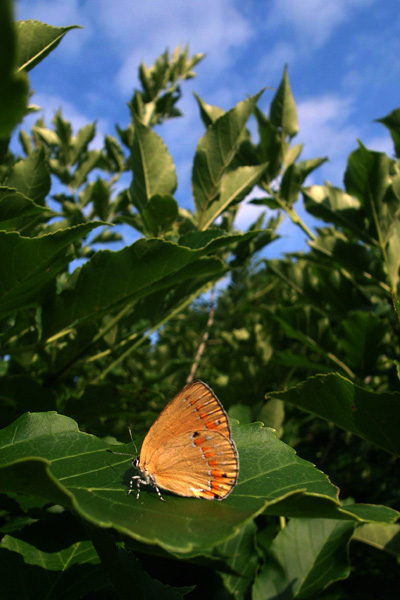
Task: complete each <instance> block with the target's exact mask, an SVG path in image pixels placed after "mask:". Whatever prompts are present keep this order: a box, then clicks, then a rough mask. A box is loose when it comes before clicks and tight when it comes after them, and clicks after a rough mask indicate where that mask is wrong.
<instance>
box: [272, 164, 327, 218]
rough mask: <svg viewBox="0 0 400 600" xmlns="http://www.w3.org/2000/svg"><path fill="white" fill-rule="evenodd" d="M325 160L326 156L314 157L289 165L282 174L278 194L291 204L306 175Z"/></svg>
mask: <svg viewBox="0 0 400 600" xmlns="http://www.w3.org/2000/svg"><path fill="white" fill-rule="evenodd" d="M327 160H328V159H327V158H314V159H312V160H304V161H301V162H298V163H295V164H292V165H290V166H289V167H288V168H287V169H286V171H285V172H284V174H283V177H282V183H281V189H280V192H279V196H280V197H281V198H282V199H283V200H285V202H286V203H287V204H288V205H289V206H293V204H294V203H295V202H296V200H297V199H298V197H299V193H300V190H301V187H302V185H303V183H304V181H305V180H306V179H307V177H308V175H309V174H310V173H312V172H313V171H314V170H315V169H317V168H318V167H319V166H320V165H322V164H323V163H324V162H326V161H327Z"/></svg>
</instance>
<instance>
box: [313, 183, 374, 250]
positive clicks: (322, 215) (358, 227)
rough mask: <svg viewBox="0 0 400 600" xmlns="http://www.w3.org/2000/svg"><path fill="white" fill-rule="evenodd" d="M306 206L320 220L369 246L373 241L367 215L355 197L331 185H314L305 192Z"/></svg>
mask: <svg viewBox="0 0 400 600" xmlns="http://www.w3.org/2000/svg"><path fill="white" fill-rule="evenodd" d="M303 197H304V205H305V207H306V209H307V211H308V212H310V213H311V214H312V215H314V216H315V217H318V219H322V220H323V221H325V222H327V223H333V224H335V225H337V226H338V227H341V228H343V229H344V230H345V231H347V232H349V233H350V234H353V235H356V236H357V238H358V239H360V240H362V241H365V242H366V243H368V244H371V243H373V239H372V238H371V236H370V235H368V234H367V232H366V231H365V213H364V211H363V209H362V204H361V202H360V200H358V198H356V197H355V196H350V194H346V193H345V192H344V191H343V190H341V189H340V188H336V187H333V186H332V185H330V184H326V185H313V186H312V187H310V188H309V189H308V190H303Z"/></svg>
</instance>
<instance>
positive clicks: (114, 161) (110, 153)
mask: <svg viewBox="0 0 400 600" xmlns="http://www.w3.org/2000/svg"><path fill="white" fill-rule="evenodd" d="M104 146H105V151H106V154H107V158H108V160H109V161H110V162H111V165H112V169H113V170H114V171H116V172H117V173H118V172H120V171H123V170H124V165H125V156H124V153H123V151H122V148H121V146H120V144H119V143H118V140H116V139H115V137H113V136H112V135H106V137H105V139H104Z"/></svg>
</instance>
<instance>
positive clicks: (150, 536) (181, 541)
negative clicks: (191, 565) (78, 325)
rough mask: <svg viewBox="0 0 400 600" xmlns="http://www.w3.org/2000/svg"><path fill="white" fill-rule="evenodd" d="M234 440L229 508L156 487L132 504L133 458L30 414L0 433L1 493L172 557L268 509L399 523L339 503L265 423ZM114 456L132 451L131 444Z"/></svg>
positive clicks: (56, 420) (222, 537) (221, 538)
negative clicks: (236, 468) (67, 512)
mask: <svg viewBox="0 0 400 600" xmlns="http://www.w3.org/2000/svg"><path fill="white" fill-rule="evenodd" d="M233 437H234V439H235V442H236V444H237V447H238V451H239V455H240V468H241V471H240V476H239V482H238V484H237V486H236V488H235V490H234V492H233V493H232V494H231V495H230V496H229V498H227V499H226V500H224V501H223V502H213V501H206V500H204V501H202V500H199V499H195V498H182V497H178V496H173V495H167V494H165V496H166V501H165V502H160V500H159V498H158V496H157V494H156V493H154V492H153V491H151V490H143V491H142V492H141V495H140V499H139V501H136V500H135V498H134V497H133V496H132V495H130V496H128V495H127V494H126V491H127V489H128V485H129V480H130V477H131V476H132V468H131V458H130V457H129V456H128V457H127V456H118V455H114V454H108V453H106V452H105V450H106V448H107V445H106V443H105V442H104V441H103V440H100V439H98V438H96V437H95V436H92V435H88V434H85V433H80V432H79V431H78V428H77V425H76V423H75V422H74V421H72V419H69V418H68V417H63V416H61V415H57V414H56V413H34V414H25V415H23V416H22V417H20V418H19V419H18V420H17V421H15V423H13V424H12V425H10V426H8V427H7V428H5V429H3V430H2V431H1V432H0V448H1V453H0V491H3V492H6V493H8V492H19V493H24V494H29V495H32V496H37V497H39V498H47V499H48V500H49V502H54V503H57V504H61V505H64V506H66V507H68V508H73V510H74V511H75V513H77V514H78V515H80V516H81V517H83V518H84V519H86V520H88V521H90V522H92V523H93V524H96V525H98V526H100V527H105V528H109V527H113V528H115V529H116V530H117V531H119V532H121V533H124V534H126V535H129V536H131V537H133V538H135V539H136V540H139V541H141V542H144V543H148V544H157V545H160V546H162V547H163V548H164V549H166V550H168V551H170V552H176V553H199V552H202V551H204V550H206V549H208V548H211V547H213V546H215V545H216V544H219V543H223V542H225V541H227V540H228V539H230V538H232V537H234V536H235V535H237V534H238V533H239V532H240V530H241V528H242V527H244V526H245V525H246V524H247V523H249V522H251V521H252V520H253V519H254V517H256V516H257V515H259V514H261V513H263V512H264V511H265V512H266V513H267V514H274V515H276V514H285V515H287V516H313V517H315V516H318V517H324V516H325V517H328V518H333V519H335V518H336V519H341V520H350V521H354V520H356V521H360V522H362V521H377V522H389V523H390V522H393V521H394V520H395V519H396V518H397V517H398V513H397V512H396V511H394V510H393V509H390V508H387V507H379V506H366V505H349V506H345V507H341V506H340V503H339V502H338V500H337V489H336V488H335V487H334V486H333V485H332V484H331V483H330V482H329V480H328V478H327V477H326V476H325V475H324V474H323V473H321V472H320V471H318V470H317V469H316V468H315V467H314V465H312V464H311V463H309V462H307V461H305V460H302V459H300V458H298V457H297V456H296V454H295V452H294V450H293V449H292V448H289V447H288V446H286V445H285V444H284V443H282V442H280V441H279V440H277V439H276V437H275V435H274V433H273V432H272V431H271V430H267V429H263V428H262V427H261V426H260V424H257V423H255V424H251V425H243V426H240V427H239V426H234V427H233ZM108 447H110V446H108ZM114 448H115V446H114ZM117 450H118V451H119V452H130V451H131V450H132V448H131V444H129V445H127V446H118V447H117ZM310 513H311V515H310Z"/></svg>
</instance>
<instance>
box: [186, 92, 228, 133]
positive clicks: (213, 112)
mask: <svg viewBox="0 0 400 600" xmlns="http://www.w3.org/2000/svg"><path fill="white" fill-rule="evenodd" d="M193 96H194V97H195V98H196V101H197V104H198V105H199V109H200V116H201V118H202V121H203V123H204V125H205V126H206V127H209V126H210V125H212V124H213V123H214V122H215V121H216V120H217V119H219V117H222V115H224V114H225V111H224V109H223V108H220V107H219V106H213V105H212V104H207V102H205V101H204V100H203V99H202V98H200V96H199V95H198V94H196V92H193Z"/></svg>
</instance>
